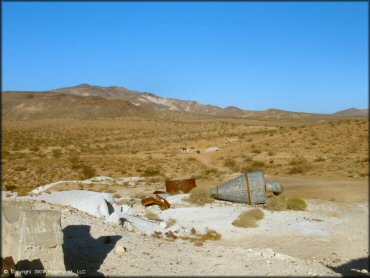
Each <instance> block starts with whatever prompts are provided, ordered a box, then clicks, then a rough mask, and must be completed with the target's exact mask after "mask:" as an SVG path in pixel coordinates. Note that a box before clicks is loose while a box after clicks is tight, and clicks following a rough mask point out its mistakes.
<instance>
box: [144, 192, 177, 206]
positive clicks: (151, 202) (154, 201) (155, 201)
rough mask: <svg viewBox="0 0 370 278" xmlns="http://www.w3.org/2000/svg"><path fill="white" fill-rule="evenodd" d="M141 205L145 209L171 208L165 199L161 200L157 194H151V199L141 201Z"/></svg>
mask: <svg viewBox="0 0 370 278" xmlns="http://www.w3.org/2000/svg"><path fill="white" fill-rule="evenodd" d="M141 204H142V205H143V206H145V207H147V206H152V205H158V206H159V207H160V208H161V210H165V209H169V208H170V206H171V205H170V203H169V202H168V201H167V200H166V199H164V198H162V197H161V196H159V195H158V194H153V196H152V197H148V198H144V199H142V200H141Z"/></svg>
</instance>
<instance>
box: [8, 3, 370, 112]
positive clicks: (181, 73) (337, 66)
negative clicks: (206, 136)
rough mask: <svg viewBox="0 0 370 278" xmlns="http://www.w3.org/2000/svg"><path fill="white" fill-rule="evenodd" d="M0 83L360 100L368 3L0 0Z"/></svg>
mask: <svg viewBox="0 0 370 278" xmlns="http://www.w3.org/2000/svg"><path fill="white" fill-rule="evenodd" d="M2 5H3V30H2V31H3V33H2V34H3V38H2V39H3V53H2V55H3V57H2V58H3V59H2V61H3V62H2V63H3V64H2V67H3V76H2V78H3V79H2V81H3V88H2V89H3V90H50V89H54V88H60V87H67V86H74V85H77V84H81V83H89V84H93V85H101V86H124V87H127V88H129V89H133V90H138V91H146V92H152V93H155V94H157V95H160V96H163V97H173V98H178V99H193V100H197V101H199V102H201V103H207V104H213V105H218V106H221V107H225V106H228V105H234V106H238V107H241V108H243V109H248V110H263V109H268V108H278V109H284V110H291V111H304V112H317V113H332V112H335V111H338V110H342V109H346V108H350V107H357V108H367V107H368V2H352V3H351V2H276V3H273V2H260V3H258V2H229V3H227V2H180V3H175V2H139V3H133V2H110V3H104V2H77V3H73V2H60V3H58V2H3V4H2Z"/></svg>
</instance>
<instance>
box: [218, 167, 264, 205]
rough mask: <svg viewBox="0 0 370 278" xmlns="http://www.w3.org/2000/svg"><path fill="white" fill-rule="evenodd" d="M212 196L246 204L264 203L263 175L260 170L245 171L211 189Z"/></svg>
mask: <svg viewBox="0 0 370 278" xmlns="http://www.w3.org/2000/svg"><path fill="white" fill-rule="evenodd" d="M212 195H213V197H215V198H217V199H221V200H225V201H232V202H238V203H246V204H264V203H266V187H265V177H264V174H263V172H262V171H258V172H251V173H245V174H243V175H240V176H239V177H236V178H235V179H232V180H230V181H228V182H225V183H223V184H222V185H220V186H218V187H216V188H214V189H212Z"/></svg>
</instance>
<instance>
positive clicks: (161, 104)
mask: <svg viewBox="0 0 370 278" xmlns="http://www.w3.org/2000/svg"><path fill="white" fill-rule="evenodd" d="M171 112H177V113H185V114H188V115H206V116H218V117H241V118H255V119H260V120H270V119H276V120H289V119H291V120H303V121H304V120H306V119H311V120H315V119H317V120H319V119H327V118H328V117H329V118H332V117H334V118H335V117H337V116H349V117H351V116H357V115H367V113H368V109H355V108H351V109H348V110H344V111H339V112H337V113H335V114H314V113H302V112H292V111H284V110H279V109H267V110H262V111H250V110H243V109H240V108H238V107H235V106H227V107H226V108H221V107H218V106H215V105H208V104H201V103H199V102H196V101H193V100H179V99H174V98H163V97H160V96H157V95H155V94H153V93H147V92H137V91H133V90H129V89H127V88H125V87H117V86H110V87H101V86H93V85H89V84H81V85H78V86H74V87H67V88H60V89H54V90H50V91H44V92H21V91H9V92H4V93H3V94H2V115H3V117H4V119H19V120H21V119H42V118H60V117H73V118H91V119H95V118H106V117H123V116H141V117H142V116H160V117H162V116H166V117H167V116H168V115H169V114H168V113H171ZM172 114H173V113H172Z"/></svg>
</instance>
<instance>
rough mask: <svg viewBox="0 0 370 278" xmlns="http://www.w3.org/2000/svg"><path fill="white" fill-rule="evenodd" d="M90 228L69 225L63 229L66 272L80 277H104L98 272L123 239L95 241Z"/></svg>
mask: <svg viewBox="0 0 370 278" xmlns="http://www.w3.org/2000/svg"><path fill="white" fill-rule="evenodd" d="M90 228H91V227H90V226H88V225H69V226H67V227H65V228H64V229H63V235H64V245H63V252H64V263H65V266H66V270H67V271H72V272H74V273H76V274H77V275H78V276H80V277H84V276H103V274H102V273H100V272H98V270H99V268H100V266H101V265H102V264H103V261H104V260H105V258H106V257H107V255H108V253H109V252H110V251H111V250H112V249H113V248H114V246H115V245H116V243H117V241H118V240H120V239H121V236H118V235H116V236H104V237H99V238H98V239H95V238H93V237H92V236H91V235H90Z"/></svg>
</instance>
